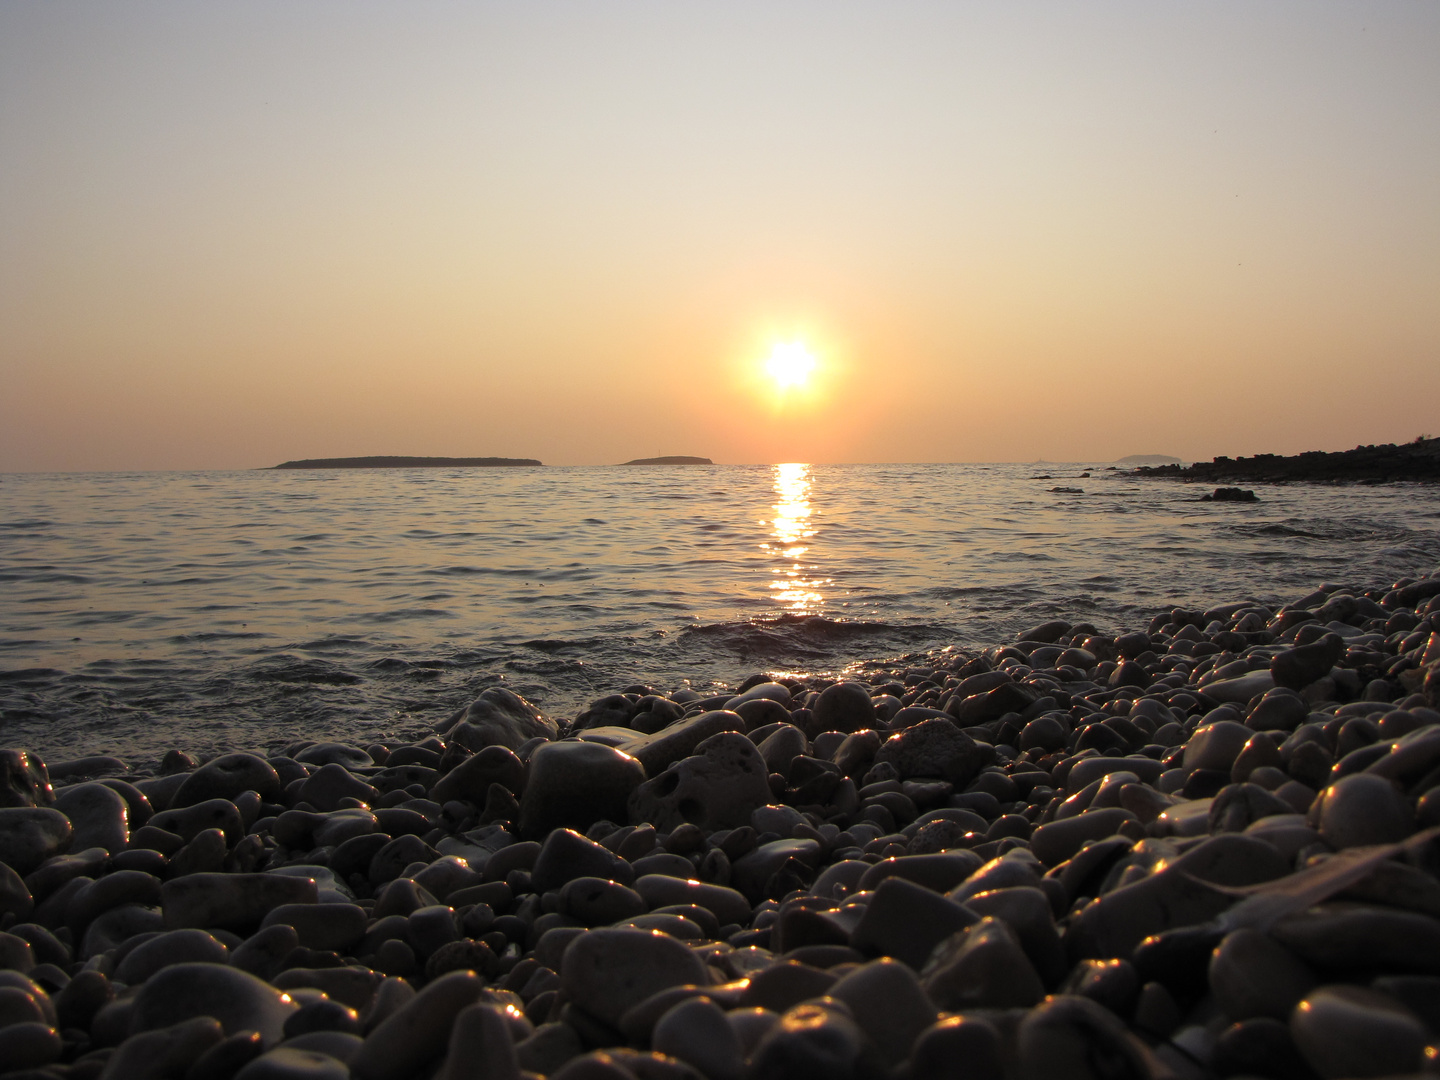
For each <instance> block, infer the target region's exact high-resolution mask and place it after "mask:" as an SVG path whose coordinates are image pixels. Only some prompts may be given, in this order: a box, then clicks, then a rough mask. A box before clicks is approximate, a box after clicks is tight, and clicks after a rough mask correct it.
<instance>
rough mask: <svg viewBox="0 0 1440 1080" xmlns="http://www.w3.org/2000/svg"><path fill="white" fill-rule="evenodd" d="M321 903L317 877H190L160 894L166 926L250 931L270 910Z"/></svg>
mask: <svg viewBox="0 0 1440 1080" xmlns="http://www.w3.org/2000/svg"><path fill="white" fill-rule="evenodd" d="M318 899H319V890H318V889H317V888H316V885H315V880H314V878H309V877H292V876H289V875H285V874H190V875H189V876H187V877H182V878H176V879H175V880H173V881H167V882H165V884H164V885H163V886H162V887H161V889H160V908H161V911H162V912H163V914H164V916H165V925H166V926H167V927H169V928H170V929H173V930H178V929H183V928H185V927H200V928H210V927H220V928H223V929H227V930H250V929H254V928H255V927H256V926H258V925H259V924H260V922H261V920H262V919H264V918H265V916H266V915H267V914H268V913H269V912H270V910H271V909H272V908H276V907H279V906H280V905H282V904H313V903H316V902H317V900H318Z"/></svg>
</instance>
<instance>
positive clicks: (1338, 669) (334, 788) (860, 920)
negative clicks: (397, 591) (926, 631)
mask: <svg viewBox="0 0 1440 1080" xmlns="http://www.w3.org/2000/svg"><path fill="white" fill-rule="evenodd" d="M433 729H434V730H433V731H432V732H430V733H429V734H427V735H425V736H424V737H422V738H417V739H415V740H413V741H409V742H401V741H391V742H386V743H363V744H362V742H361V741H360V740H357V741H356V742H355V743H347V742H344V741H326V742H316V741H304V740H301V741H295V742H292V743H290V744H287V745H283V746H281V745H277V746H270V747H267V748H265V749H263V750H257V749H250V750H239V749H237V750H234V751H232V752H226V753H221V754H219V755H216V756H212V757H210V758H209V759H208V760H200V759H198V758H197V757H195V756H191V755H190V754H189V753H187V752H186V748H185V747H184V746H179V745H177V746H174V747H173V748H171V749H169V750H168V751H167V752H166V753H165V754H164V755H163V758H161V759H160V760H157V761H149V762H142V761H128V762H127V761H123V760H121V759H119V758H116V757H109V756H99V757H81V758H77V759H73V760H58V759H56V757H55V755H54V754H51V755H50V760H49V761H48V762H46V761H42V760H41V758H40V756H39V755H37V754H34V753H30V752H27V750H26V749H25V748H23V747H12V748H10V749H8V750H5V751H3V754H0V969H3V970H0V1074H3V1075H4V1076H5V1077H6V1078H7V1080H10V1078H21V1077H23V1078H26V1080H41V1078H47V1080H49V1078H55V1080H59V1078H73V1080H80V1078H104V1080H111V1078H115V1080H131V1078H151V1077H153V1078H187V1080H190V1078H193V1080H202V1078H204V1080H228V1078H231V1077H234V1078H237V1080H289V1078H296V1080H299V1078H326V1080H329V1078H336V1080H340V1078H345V1077H354V1078H357V1080H411V1078H415V1080H430V1078H436V1080H462V1078H464V1080H469V1078H476V1080H478V1078H497V1080H498V1078H518V1077H554V1078H557V1080H601V1078H606V1080H630V1078H634V1080H661V1078H672V1077H673V1078H676V1080H680V1078H698V1077H706V1078H710V1080H770V1078H776V1080H779V1078H792V1077H793V1078H799V1077H821V1076H823V1077H825V1078H827V1080H842V1078H848V1077H855V1078H871V1077H874V1078H894V1080H932V1078H933V1080H939V1078H942V1077H973V1078H984V1080H1012V1078H1013V1080H1050V1078H1059V1077H1065V1078H1070V1077H1074V1078H1091V1077H1094V1078H1096V1080H1099V1078H1107V1080H1109V1078H1122V1077H1123V1078H1131V1077H1134V1078H1142V1077H1157V1078H1158V1077H1176V1078H1189V1077H1194V1078H1196V1080H1199V1078H1206V1077H1252V1076H1253V1077H1276V1078H1291V1077H1295V1078H1304V1077H1314V1076H1319V1077H1356V1076H1404V1075H1414V1074H1418V1073H1422V1072H1427V1071H1430V1070H1431V1069H1433V1067H1434V1066H1433V1062H1434V1060H1435V1057H1436V1050H1435V1047H1436V1046H1437V1045H1440V878H1437V874H1440V571H1435V572H1434V573H1430V574H1429V575H1428V576H1425V575H1424V574H1421V575H1418V576H1415V577H1406V578H1401V579H1399V580H1392V581H1389V582H1381V583H1377V584H1374V585H1372V586H1363V587H1362V586H1361V585H1358V584H1357V585H1350V586H1346V585H1337V584H1333V583H1327V584H1325V585H1323V586H1321V587H1319V588H1317V589H1316V590H1314V591H1313V592H1311V593H1310V594H1309V595H1306V596H1302V597H1297V598H1296V599H1295V600H1294V602H1293V603H1288V604H1284V605H1279V606H1275V607H1273V608H1272V607H1269V606H1265V605H1263V604H1259V603H1256V602H1254V601H1237V602H1228V603H1227V602H1217V604H1216V606H1214V607H1211V608H1209V609H1206V610H1192V609H1178V608H1176V609H1167V610H1163V611H1159V612H1157V613H1156V614H1154V616H1153V618H1152V619H1151V620H1150V621H1149V623H1148V625H1144V626H1135V627H1133V628H1130V629H1128V630H1127V631H1125V632H1121V633H1109V632H1102V631H1101V630H1100V629H1098V628H1097V627H1095V626H1093V625H1090V624H1088V623H1085V622H1071V621H1067V620H1065V619H1051V620H1048V621H1045V622H1043V623H1041V624H1038V625H1035V626H1032V627H1027V628H1026V629H1025V630H1023V631H1022V632H1020V633H1019V634H1018V635H1016V638H1015V640H1012V641H1009V642H1006V643H996V644H994V645H992V646H990V647H988V648H984V649H975V650H950V651H946V652H943V653H935V654H932V655H931V657H930V658H929V660H918V661H915V662H913V663H909V664H906V665H904V666H896V667H894V668H891V669H881V668H876V669H874V670H867V671H865V672H864V673H863V677H859V676H857V677H854V678H849V679H839V680H837V679H831V678H819V677H799V676H795V675H778V676H777V675H776V674H775V673H772V672H766V671H757V672H755V673H754V674H753V675H751V676H750V677H749V678H747V679H745V680H743V681H742V682H740V683H739V684H738V685H735V686H733V687H730V688H728V689H727V690H726V691H725V692H722V693H712V694H708V695H703V696H702V694H701V693H700V692H699V691H697V690H695V689H690V688H685V689H681V690H678V691H670V690H666V689H664V688H657V687H651V686H642V685H631V686H621V687H615V688H614V692H612V693H609V694H605V695H602V696H599V697H597V698H596V699H595V700H593V702H591V703H590V704H589V705H588V706H587V707H586V708H584V709H583V710H580V711H578V712H577V713H576V714H575V715H573V716H563V717H562V716H554V715H547V714H546V713H545V712H542V711H541V710H540V709H538V708H536V707H535V706H534V705H532V704H531V703H530V702H528V701H527V700H525V699H524V698H523V697H521V696H520V695H518V694H516V693H514V692H512V691H510V690H507V689H502V688H498V687H497V688H491V689H487V690H485V691H483V692H482V693H480V694H479V695H478V696H477V697H476V698H475V699H474V700H473V701H471V702H470V703H469V704H468V705H467V706H465V707H464V708H461V709H460V710H458V711H457V712H455V713H453V714H452V715H449V716H447V717H446V718H444V719H443V720H441V721H438V722H436V723H434V724H433Z"/></svg>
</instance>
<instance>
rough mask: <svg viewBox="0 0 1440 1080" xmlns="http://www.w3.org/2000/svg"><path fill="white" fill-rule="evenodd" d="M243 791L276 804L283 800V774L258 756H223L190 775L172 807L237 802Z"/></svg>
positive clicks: (178, 792)
mask: <svg viewBox="0 0 1440 1080" xmlns="http://www.w3.org/2000/svg"><path fill="white" fill-rule="evenodd" d="M242 791H253V792H255V793H257V794H258V795H259V796H260V797H261V798H262V799H268V800H270V801H271V802H274V801H276V800H278V799H279V798H280V775H279V773H277V772H276V771H275V767H274V766H273V765H271V764H270V763H269V762H268V761H266V760H265V759H264V758H262V757H257V756H256V755H254V754H222V755H221V756H220V757H217V758H215V759H214V760H213V761H207V762H206V763H205V764H204V765H201V766H200V768H198V769H196V770H195V771H194V772H193V773H191V774H190V775H189V776H187V777H186V778H185V781H184V782H183V783H182V784H181V785H180V790H179V791H177V792H175V795H174V797H173V798H171V800H170V806H171V808H172V809H173V808H178V807H182V806H194V805H195V804H196V803H202V802H207V801H209V800H210V799H232V800H233V799H234V798H235V796H237V795H239V794H240V793H241V792H242Z"/></svg>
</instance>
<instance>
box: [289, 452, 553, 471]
mask: <svg viewBox="0 0 1440 1080" xmlns="http://www.w3.org/2000/svg"><path fill="white" fill-rule="evenodd" d="M543 464H544V462H543V461H537V460H536V459H535V458H509V457H396V456H394V455H390V456H380V457H344V458H302V459H300V460H298V461H282V462H281V463H280V464H279V465H272V466H270V467H271V468H272V469H493V468H506V467H511V466H520V465H543Z"/></svg>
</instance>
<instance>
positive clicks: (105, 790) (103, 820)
mask: <svg viewBox="0 0 1440 1080" xmlns="http://www.w3.org/2000/svg"><path fill="white" fill-rule="evenodd" d="M55 809H56V810H59V811H60V812H61V813H62V814H64V815H65V816H66V817H68V818H69V819H70V824H71V826H72V827H73V828H74V830H75V833H74V836H73V837H72V839H71V841H70V842H71V845H72V846H74V847H75V848H76V849H77V850H79V851H83V850H85V849H86V848H92V847H100V848H104V849H105V850H106V851H108V852H110V854H112V855H114V854H116V853H117V852H120V851H124V850H125V849H126V848H127V847H128V846H129V844H130V823H129V810H130V808H129V806H128V804H127V803H126V802H125V800H124V798H123V797H122V796H121V795H120V793H119V792H117V791H115V790H114V789H112V788H109V787H106V786H105V785H104V784H76V785H74V786H73V787H68V788H61V789H60V791H59V792H58V793H57V794H56V796H55Z"/></svg>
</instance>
